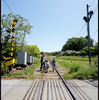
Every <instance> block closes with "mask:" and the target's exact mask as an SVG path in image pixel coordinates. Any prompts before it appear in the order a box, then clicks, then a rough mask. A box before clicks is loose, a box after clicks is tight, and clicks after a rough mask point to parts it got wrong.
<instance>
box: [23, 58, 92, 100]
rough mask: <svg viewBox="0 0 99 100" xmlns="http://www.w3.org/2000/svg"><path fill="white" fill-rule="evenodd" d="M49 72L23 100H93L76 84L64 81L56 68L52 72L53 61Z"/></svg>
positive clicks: (30, 89) (35, 83)
mask: <svg viewBox="0 0 99 100" xmlns="http://www.w3.org/2000/svg"><path fill="white" fill-rule="evenodd" d="M48 60H49V72H48V73H44V72H43V75H42V79H41V80H35V81H33V83H32V85H31V87H30V88H29V90H28V91H27V93H26V94H25V96H24V98H23V100H91V99H90V98H89V97H88V96H87V95H86V94H85V93H84V92H83V91H82V90H81V89H80V88H79V87H78V86H77V85H76V84H75V83H73V82H70V81H69V80H66V81H65V80H64V79H63V78H62V76H61V75H60V73H59V72H58V70H57V66H56V68H55V72H52V67H51V59H50V58H48Z"/></svg>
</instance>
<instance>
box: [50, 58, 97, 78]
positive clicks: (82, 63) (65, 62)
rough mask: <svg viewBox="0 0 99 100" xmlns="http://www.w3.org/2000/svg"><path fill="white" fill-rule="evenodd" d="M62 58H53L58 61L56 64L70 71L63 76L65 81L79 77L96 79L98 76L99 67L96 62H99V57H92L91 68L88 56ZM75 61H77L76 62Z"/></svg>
mask: <svg viewBox="0 0 99 100" xmlns="http://www.w3.org/2000/svg"><path fill="white" fill-rule="evenodd" d="M76 57H77V56H75V57H73V56H60V57H55V56H51V59H52V58H55V59H56V62H57V63H58V64H60V65H61V66H62V67H64V68H65V69H66V70H68V73H65V74H64V75H63V78H64V79H75V78H77V77H78V76H81V77H82V78H83V79H84V78H90V77H95V76H97V75H98V65H94V63H93V62H94V61H98V56H92V57H91V61H92V63H91V65H90V66H89V59H88V56H85V57H82V56H79V57H78V58H77V59H76ZM73 59H76V60H75V61H74V60H73Z"/></svg>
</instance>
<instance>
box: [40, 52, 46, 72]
mask: <svg viewBox="0 0 99 100" xmlns="http://www.w3.org/2000/svg"><path fill="white" fill-rule="evenodd" d="M42 66H44V68H45V54H44V53H43V54H42V57H41V67H40V71H41V70H42Z"/></svg>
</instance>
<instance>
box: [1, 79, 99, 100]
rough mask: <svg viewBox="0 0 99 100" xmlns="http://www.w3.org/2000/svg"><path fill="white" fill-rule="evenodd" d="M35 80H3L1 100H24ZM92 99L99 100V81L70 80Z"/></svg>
mask: <svg viewBox="0 0 99 100" xmlns="http://www.w3.org/2000/svg"><path fill="white" fill-rule="evenodd" d="M33 81H34V80H30V79H19V80H1V100H22V99H23V97H24V95H25V94H26V92H27V91H28V89H29V87H30V86H31V84H32V83H33ZM70 81H72V82H75V83H76V84H77V85H78V86H80V88H81V89H82V90H83V91H84V92H85V93H86V94H87V95H88V96H89V97H90V98H91V99H92V100H98V80H92V79H90V80H75V79H74V80H70Z"/></svg>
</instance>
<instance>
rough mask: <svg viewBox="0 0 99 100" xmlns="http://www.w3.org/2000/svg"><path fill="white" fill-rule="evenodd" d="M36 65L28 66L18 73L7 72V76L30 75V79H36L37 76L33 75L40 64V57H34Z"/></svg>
mask: <svg viewBox="0 0 99 100" xmlns="http://www.w3.org/2000/svg"><path fill="white" fill-rule="evenodd" d="M33 63H35V65H33V66H32V65H31V66H30V67H28V68H25V69H23V70H22V71H19V72H17V73H13V72H12V73H9V74H5V76H28V77H29V78H30V79H34V78H35V76H33V73H34V71H35V69H36V68H37V67H38V66H39V65H40V59H39V58H36V57H34V62H33Z"/></svg>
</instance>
